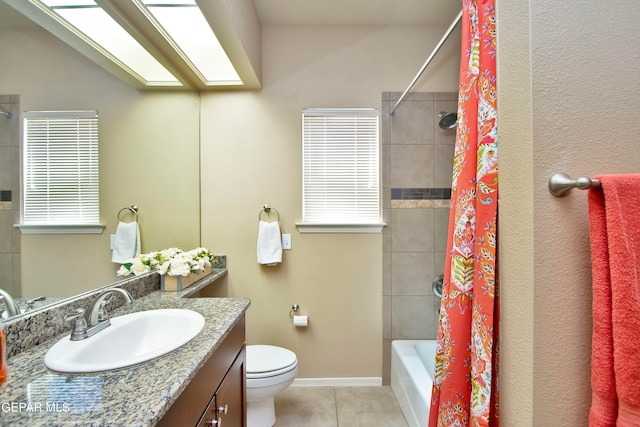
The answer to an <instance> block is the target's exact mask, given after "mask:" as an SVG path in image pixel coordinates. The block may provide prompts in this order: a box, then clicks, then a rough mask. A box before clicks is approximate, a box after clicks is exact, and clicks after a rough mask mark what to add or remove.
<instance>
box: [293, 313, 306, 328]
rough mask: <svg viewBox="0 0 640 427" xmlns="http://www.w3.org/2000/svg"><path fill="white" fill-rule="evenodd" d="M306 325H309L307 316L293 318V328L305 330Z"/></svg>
mask: <svg viewBox="0 0 640 427" xmlns="http://www.w3.org/2000/svg"><path fill="white" fill-rule="evenodd" d="M307 325H309V316H293V326H301V327H303V328H305V327H307Z"/></svg>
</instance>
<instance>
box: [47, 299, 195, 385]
mask: <svg viewBox="0 0 640 427" xmlns="http://www.w3.org/2000/svg"><path fill="white" fill-rule="evenodd" d="M203 326H204V317H202V315H201V314H200V313H196V312H195V311H191V310H182V309H162V310H149V311H140V312H137V313H132V314H126V315H124V316H119V317H114V318H112V319H111V326H109V327H107V328H106V329H104V330H102V331H100V332H98V333H96V334H95V335H93V336H91V337H89V338H87V339H84V340H80V341H71V340H70V339H69V336H67V337H65V338H63V339H61V340H60V341H58V342H57V343H56V344H54V345H53V347H51V349H49V351H48V352H47V354H46V355H45V356H44V364H45V365H47V368H49V369H51V370H53V371H57V372H64V373H88V372H101V371H108V370H112V369H118V368H124V367H126V366H131V365H135V364H138V363H141V362H146V361H148V360H151V359H153V358H156V357H159V356H162V355H163V354H166V353H168V352H170V351H172V350H175V349H176V348H178V347H180V346H182V345H184V344H186V343H187V342H189V341H190V340H191V339H192V338H194V337H195V336H196V335H198V334H199V333H200V331H201V330H202V327H203Z"/></svg>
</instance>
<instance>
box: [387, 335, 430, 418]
mask: <svg viewBox="0 0 640 427" xmlns="http://www.w3.org/2000/svg"><path fill="white" fill-rule="evenodd" d="M435 357H436V341H435V340H400V341H397V340H396V341H392V342H391V388H392V389H393V393H394V394H395V395H396V399H397V400H398V403H399V404H400V408H401V409H402V413H403V414H404V417H405V418H406V419H407V423H408V424H409V427H426V426H427V424H429V406H430V403H431V387H432V385H433V372H434V364H435Z"/></svg>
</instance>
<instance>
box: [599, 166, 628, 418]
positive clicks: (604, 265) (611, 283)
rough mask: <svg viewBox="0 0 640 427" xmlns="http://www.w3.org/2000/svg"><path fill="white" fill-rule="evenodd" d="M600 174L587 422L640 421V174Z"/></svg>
mask: <svg viewBox="0 0 640 427" xmlns="http://www.w3.org/2000/svg"><path fill="white" fill-rule="evenodd" d="M596 178H597V179H599V180H600V182H601V183H602V187H601V188H592V189H590V190H589V222H590V232H591V259H592V274H593V337H592V354H591V389H592V402H591V410H590V412H589V425H590V426H591V427H600V426H617V427H628V426H640V174H633V175H605V176H598V177H596Z"/></svg>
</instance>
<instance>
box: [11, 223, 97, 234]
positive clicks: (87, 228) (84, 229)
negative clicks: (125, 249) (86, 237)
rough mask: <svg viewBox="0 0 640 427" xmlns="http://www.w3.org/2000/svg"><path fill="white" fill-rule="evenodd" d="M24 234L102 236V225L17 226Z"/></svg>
mask: <svg viewBox="0 0 640 427" xmlns="http://www.w3.org/2000/svg"><path fill="white" fill-rule="evenodd" d="M15 227H18V228H19V229H20V231H21V232H22V234H102V231H103V230H104V225H102V224H68V225H48V224H16V225H15Z"/></svg>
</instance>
